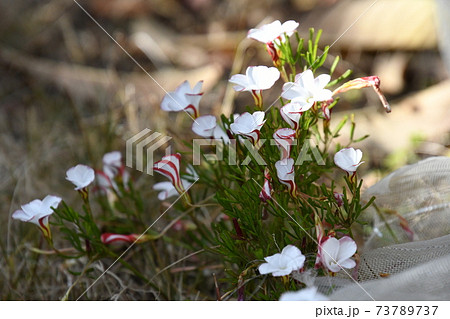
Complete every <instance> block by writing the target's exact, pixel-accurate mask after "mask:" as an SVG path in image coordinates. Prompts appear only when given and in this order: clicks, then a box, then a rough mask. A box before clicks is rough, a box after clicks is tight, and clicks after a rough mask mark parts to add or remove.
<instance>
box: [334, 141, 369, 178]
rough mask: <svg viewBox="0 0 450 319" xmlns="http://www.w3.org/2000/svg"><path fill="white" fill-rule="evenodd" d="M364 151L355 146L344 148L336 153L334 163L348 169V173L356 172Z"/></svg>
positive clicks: (345, 169)
mask: <svg viewBox="0 0 450 319" xmlns="http://www.w3.org/2000/svg"><path fill="white" fill-rule="evenodd" d="M361 158H362V152H361V150H359V149H357V150H355V149H354V148H353V147H350V148H343V149H341V150H340V151H339V152H337V153H336V154H335V155H334V163H335V164H336V165H337V166H339V167H340V168H342V169H343V170H344V171H346V172H347V173H348V174H352V173H354V172H356V169H357V168H358V166H359V165H361V164H362V163H364V162H361Z"/></svg>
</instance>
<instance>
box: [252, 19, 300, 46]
mask: <svg viewBox="0 0 450 319" xmlns="http://www.w3.org/2000/svg"><path fill="white" fill-rule="evenodd" d="M297 27H298V22H295V21H293V20H289V21H286V22H284V23H283V24H281V22H280V21H279V20H276V21H274V22H272V23H269V24H265V25H263V26H262V27H260V28H259V29H251V30H250V31H249V32H248V34H247V38H251V39H255V40H257V41H259V42H262V43H271V42H273V41H274V40H277V39H280V40H282V41H284V40H285V39H284V34H285V33H286V34H287V36H291V35H292V33H294V31H295V30H296V29H297Z"/></svg>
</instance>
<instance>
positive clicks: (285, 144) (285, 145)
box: [273, 128, 295, 160]
mask: <svg viewBox="0 0 450 319" xmlns="http://www.w3.org/2000/svg"><path fill="white" fill-rule="evenodd" d="M273 139H274V140H275V143H276V144H277V146H278V148H279V149H280V152H281V159H282V160H283V159H286V158H288V157H289V155H290V153H291V146H292V143H293V142H294V139H295V131H294V130H293V129H290V128H280V129H278V130H276V131H275V133H273Z"/></svg>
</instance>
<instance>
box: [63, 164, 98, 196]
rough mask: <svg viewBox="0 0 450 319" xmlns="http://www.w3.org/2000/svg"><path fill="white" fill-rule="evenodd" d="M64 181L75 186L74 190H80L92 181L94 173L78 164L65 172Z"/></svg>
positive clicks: (85, 166)
mask: <svg viewBox="0 0 450 319" xmlns="http://www.w3.org/2000/svg"><path fill="white" fill-rule="evenodd" d="M66 179H67V180H68V181H70V182H72V183H73V184H74V185H75V186H76V187H75V190H81V189H83V188H85V187H87V186H89V184H91V183H92V182H93V181H94V179H95V172H94V170H93V169H92V168H90V167H89V166H87V165H83V164H78V165H77V166H74V167H72V168H69V169H68V170H67V172H66Z"/></svg>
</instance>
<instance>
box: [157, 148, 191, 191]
mask: <svg viewBox="0 0 450 319" xmlns="http://www.w3.org/2000/svg"><path fill="white" fill-rule="evenodd" d="M180 160H181V155H180V153H176V154H171V155H166V156H163V158H162V159H161V160H160V161H158V162H155V163H154V164H153V169H154V170H155V171H157V172H158V173H160V174H162V175H164V176H166V177H167V178H169V179H170V181H171V182H172V185H173V186H174V187H175V189H176V190H177V192H178V193H179V194H183V193H184V192H185V189H184V187H183V184H182V182H181V177H180Z"/></svg>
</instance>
